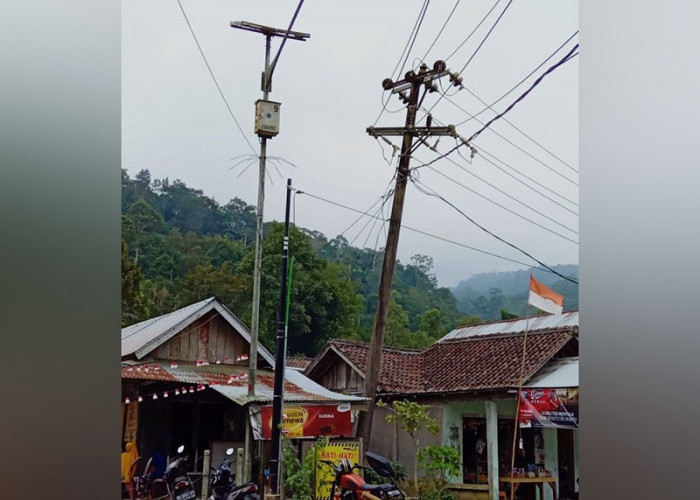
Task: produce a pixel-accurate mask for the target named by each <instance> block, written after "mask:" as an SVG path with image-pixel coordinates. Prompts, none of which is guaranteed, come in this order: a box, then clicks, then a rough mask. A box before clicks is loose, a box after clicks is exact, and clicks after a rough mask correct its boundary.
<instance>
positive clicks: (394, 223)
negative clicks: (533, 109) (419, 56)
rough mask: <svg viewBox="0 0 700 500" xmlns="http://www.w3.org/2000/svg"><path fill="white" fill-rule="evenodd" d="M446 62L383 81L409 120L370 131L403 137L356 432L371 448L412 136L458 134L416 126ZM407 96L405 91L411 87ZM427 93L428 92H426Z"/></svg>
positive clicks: (424, 136) (380, 134)
mask: <svg viewBox="0 0 700 500" xmlns="http://www.w3.org/2000/svg"><path fill="white" fill-rule="evenodd" d="M445 68H446V66H445V63H444V62H443V61H437V62H436V63H435V64H434V66H433V69H432V70H428V67H427V66H426V65H425V64H423V65H422V66H421V67H420V70H419V71H418V73H415V72H414V71H409V72H408V73H406V75H405V78H404V79H403V80H400V81H398V82H392V81H391V80H390V79H388V78H387V79H386V80H384V82H382V86H383V87H384V89H385V90H392V93H398V94H399V96H400V97H401V98H402V99H403V100H404V102H405V103H406V104H407V108H406V123H405V126H404V127H403V128H375V127H369V128H368V129H367V133H368V134H370V135H371V136H373V137H380V136H381V137H383V136H391V135H393V136H397V135H402V136H403V142H402V144H401V154H400V156H399V165H398V171H397V175H396V187H395V189H394V201H393V205H392V208H391V218H390V220H389V232H388V234H387V239H386V247H385V252H384V262H383V264H382V273H381V278H380V281H379V295H378V297H377V309H376V311H375V315H374V325H373V326H372V338H371V340H370V346H369V352H368V355H367V370H366V373H365V385H364V391H363V396H364V397H366V398H369V399H370V401H369V409H368V410H367V411H365V412H362V413H361V414H360V420H359V423H358V429H357V435H358V436H359V437H361V438H362V441H363V444H364V446H365V449H369V446H370V437H371V433H372V417H373V415H374V406H375V404H376V396H377V386H378V384H379V374H380V371H381V364H382V347H383V345H384V332H385V331H386V319H387V313H388V311H389V302H390V298H391V282H392V279H393V277H394V267H395V265H396V252H397V249H398V243H399V232H400V230H401V218H402V215H403V205H404V199H405V195H406V184H407V182H408V178H409V176H410V175H411V171H410V162H411V155H412V154H413V138H414V137H418V138H419V139H420V141H421V142H424V141H425V138H426V137H428V136H436V135H452V136H454V135H455V129H454V127H453V126H448V127H430V126H429V124H428V126H426V127H419V128H417V127H416V126H415V122H416V112H417V110H418V107H419V106H418V102H419V97H420V96H419V94H420V90H421V87H423V86H424V85H425V92H434V91H435V90H437V87H436V85H435V84H434V83H433V80H435V79H438V78H441V77H442V76H445V75H450V76H451V77H453V75H451V74H450V73H448V72H447V71H446V69H445ZM409 89H410V92H409V94H408V96H406V94H405V91H406V90H409ZM424 96H425V95H424Z"/></svg>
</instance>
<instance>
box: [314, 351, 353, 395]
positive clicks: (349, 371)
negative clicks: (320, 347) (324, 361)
mask: <svg viewBox="0 0 700 500" xmlns="http://www.w3.org/2000/svg"><path fill="white" fill-rule="evenodd" d="M331 357H332V358H333V359H332V361H333V363H332V364H331V366H330V367H329V368H328V369H327V370H326V371H325V372H324V373H323V375H321V377H320V378H319V379H317V380H316V382H317V383H319V384H321V385H322V386H323V387H325V388H326V389H330V390H331V391H335V392H345V393H353V392H362V387H363V383H364V382H363V379H362V377H360V375H359V374H358V373H357V371H355V370H354V369H353V368H352V367H351V366H349V365H348V364H347V363H346V362H345V361H344V360H342V359H341V358H340V357H339V356H337V355H335V354H332V355H330V356H329V358H331Z"/></svg>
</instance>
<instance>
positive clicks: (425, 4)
mask: <svg viewBox="0 0 700 500" xmlns="http://www.w3.org/2000/svg"><path fill="white" fill-rule="evenodd" d="M429 5H430V0H425V2H424V3H423V10H422V11H421V13H420V14H419V17H418V19H419V21H418V25H417V27H416V28H415V33H414V34H413V40H411V44H410V46H409V47H408V50H407V51H406V57H405V58H404V60H403V64H402V65H401V69H400V70H399V73H398V74H399V75H401V73H402V72H403V70H404V68H405V67H406V63H407V62H408V58H409V56H410V55H411V51H412V50H413V45H414V44H415V43H416V39H417V38H418V32H419V31H420V27H421V26H422V25H423V20H424V19H425V14H426V13H427V12H428V6H429ZM394 70H396V68H394ZM391 76H392V77H393V76H394V73H392V74H391Z"/></svg>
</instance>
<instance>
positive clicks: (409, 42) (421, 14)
mask: <svg viewBox="0 0 700 500" xmlns="http://www.w3.org/2000/svg"><path fill="white" fill-rule="evenodd" d="M499 1H500V0H499ZM428 3H430V0H425V1H424V2H423V5H422V6H421V9H420V11H419V12H418V17H417V18H416V22H415V23H414V25H413V29H412V30H411V34H410V35H409V36H408V40H406V44H405V45H404V47H403V50H402V51H401V55H400V56H399V60H398V61H396V66H394V70H393V71H392V72H391V78H394V77H395V74H396V70H397V69H398V68H399V64H401V60H402V59H403V58H404V54H405V55H406V58H408V55H409V53H410V50H409V51H408V53H407V52H406V51H407V50H408V46H409V45H410V46H411V47H413V43H414V42H415V37H416V36H417V35H418V32H417V31H416V29H417V28H418V27H419V26H420V24H421V23H422V22H423V17H424V16H425V10H426V9H427V5H428ZM404 64H405V62H404ZM401 71H403V66H402V67H401V70H399V74H401ZM390 98H391V94H389V96H388V97H387V98H386V100H384V93H382V97H381V102H382V109H381V111H380V112H379V115H378V116H377V119H376V120H374V125H372V126H375V125H377V123H378V122H379V119H380V118H381V117H382V115H383V114H384V112H385V111H388V112H390V113H398V112H399V111H402V110H403V108H400V109H398V110H396V111H392V110H389V109H387V107H386V105H387V104H388V103H389V99H390Z"/></svg>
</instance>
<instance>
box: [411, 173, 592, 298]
mask: <svg viewBox="0 0 700 500" xmlns="http://www.w3.org/2000/svg"><path fill="white" fill-rule="evenodd" d="M411 182H412V183H413V185H414V186H416V188H417V189H418V190H419V191H421V192H422V193H423V194H426V195H428V196H433V197H435V198H438V199H440V200H442V201H443V202H444V203H446V204H447V205H449V206H451V207H452V208H453V209H455V210H456V211H457V212H459V213H460V214H461V215H462V216H463V217H464V218H465V219H467V220H468V221H469V222H471V223H472V224H474V225H475V226H476V227H478V228H479V229H481V230H482V231H484V232H485V233H487V234H489V235H491V236H493V237H494V238H496V239H497V240H499V241H501V242H503V243H505V244H506V245H508V246H510V247H511V248H514V249H515V250H517V251H518V252H520V253H522V254H523V255H525V256H527V257H529V258H530V259H532V260H533V261H535V262H537V263H538V264H539V265H540V266H542V267H544V268H546V269H548V270H549V271H550V272H552V273H554V274H556V275H557V276H559V277H560V278H562V279H565V280H567V281H570V282H571V283H575V284H577V285H578V280H577V279H575V278H571V277H569V276H565V275H563V274H561V273H560V272H558V271H556V270H554V269H552V268H551V267H549V266H548V265H547V264H545V263H544V262H542V261H541V260H539V259H537V258H536V257H533V256H532V255H531V254H530V253H528V252H526V251H525V250H523V249H522V248H520V247H518V246H517V245H514V244H513V243H511V242H509V241H507V240H505V239H503V238H502V237H500V236H498V235H497V234H495V233H493V232H492V231H490V230H488V229H486V228H485V227H484V226H482V225H481V224H479V223H478V222H476V221H475V220H474V219H473V218H471V217H470V216H468V215H467V214H466V213H464V212H463V211H462V210H460V209H459V208H458V207H457V206H456V205H454V204H453V203H451V202H450V201H448V200H446V199H445V198H444V197H442V196H441V195H440V194H438V193H437V192H435V191H434V190H432V189H430V188H428V187H427V186H426V185H425V184H423V183H422V182H420V181H418V180H416V179H411Z"/></svg>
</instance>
